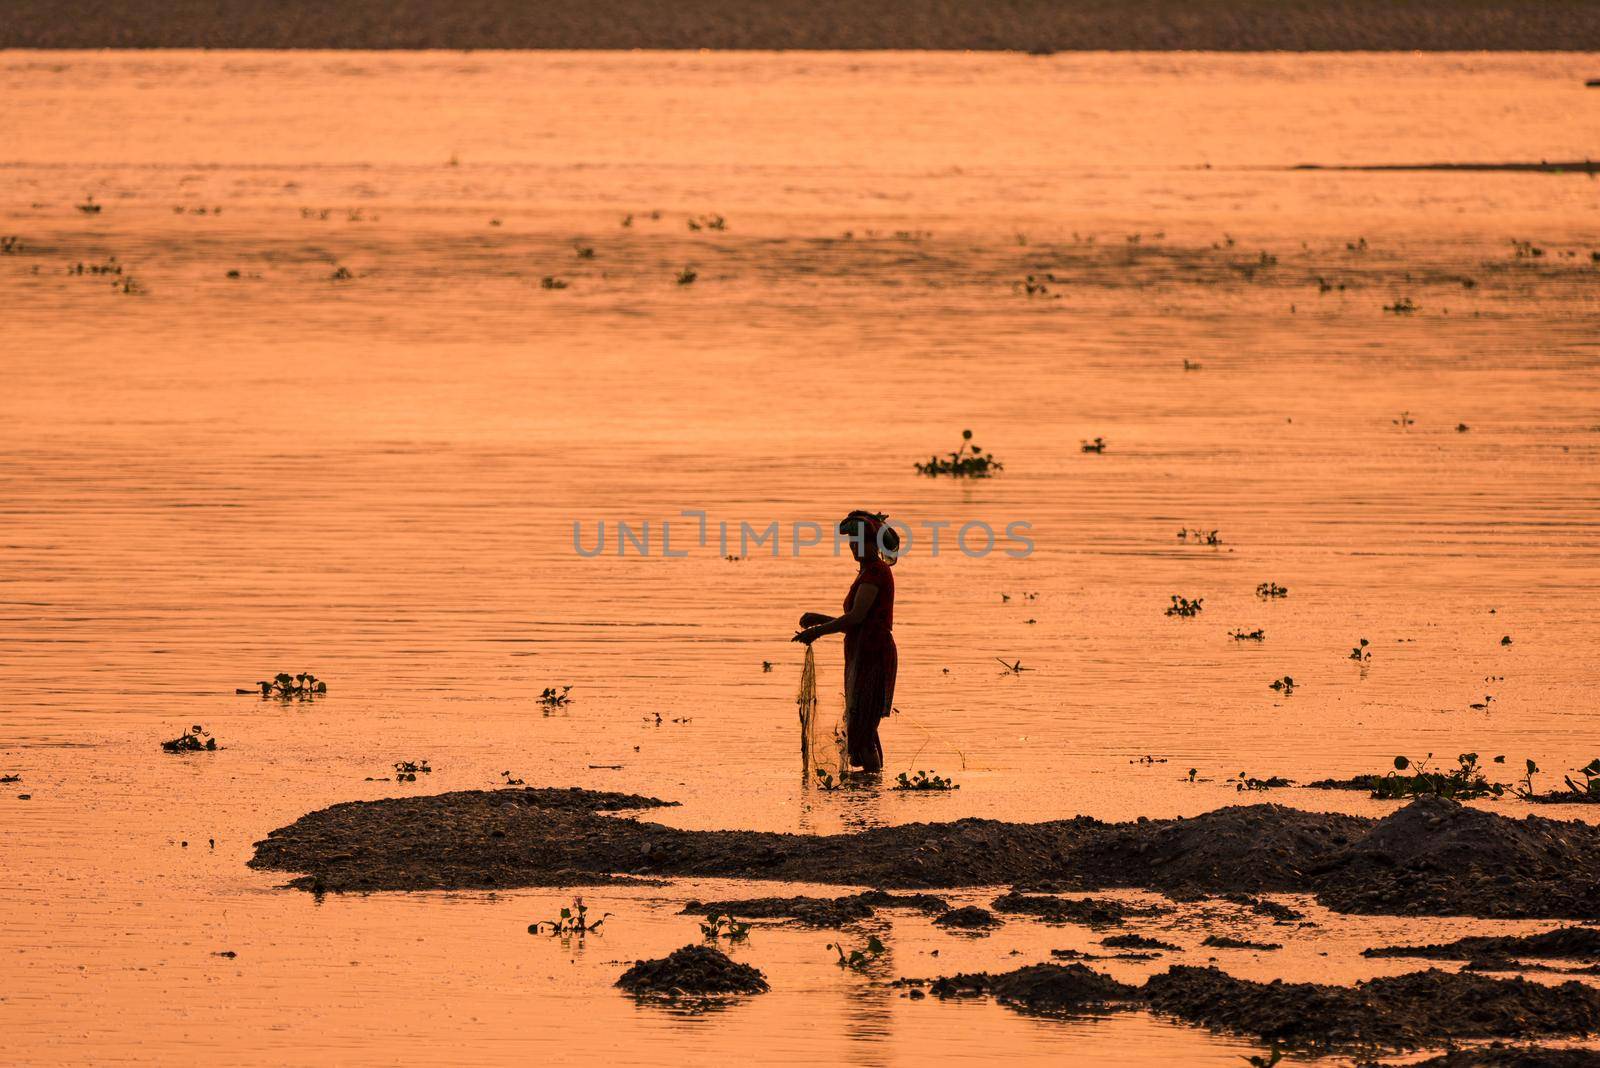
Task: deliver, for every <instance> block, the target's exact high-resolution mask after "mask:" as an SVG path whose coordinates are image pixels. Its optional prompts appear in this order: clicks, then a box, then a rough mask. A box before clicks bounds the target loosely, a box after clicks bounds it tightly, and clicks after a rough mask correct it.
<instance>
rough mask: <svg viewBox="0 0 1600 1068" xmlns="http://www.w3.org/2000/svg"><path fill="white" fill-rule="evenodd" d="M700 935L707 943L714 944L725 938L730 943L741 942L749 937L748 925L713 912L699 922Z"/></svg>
mask: <svg viewBox="0 0 1600 1068" xmlns="http://www.w3.org/2000/svg"><path fill="white" fill-rule="evenodd" d="M700 933H701V935H703V936H704V937H705V940H706V941H707V942H715V941H717V940H718V939H721V938H726V939H727V940H728V941H730V942H742V941H744V940H745V939H746V938H748V937H749V936H750V925H749V924H748V923H741V922H739V921H738V920H736V919H734V918H733V917H732V916H724V915H723V914H722V913H720V912H713V913H712V914H711V915H709V916H707V917H706V918H705V919H704V920H702V921H701V923H700Z"/></svg>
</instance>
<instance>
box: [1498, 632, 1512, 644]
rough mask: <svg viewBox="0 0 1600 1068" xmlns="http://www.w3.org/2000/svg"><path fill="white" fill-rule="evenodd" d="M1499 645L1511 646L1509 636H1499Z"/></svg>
mask: <svg viewBox="0 0 1600 1068" xmlns="http://www.w3.org/2000/svg"><path fill="white" fill-rule="evenodd" d="M1500 644H1501V645H1510V644H1511V635H1509V634H1504V635H1501V637H1500Z"/></svg>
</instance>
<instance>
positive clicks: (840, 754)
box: [795, 645, 850, 782]
mask: <svg viewBox="0 0 1600 1068" xmlns="http://www.w3.org/2000/svg"><path fill="white" fill-rule="evenodd" d="M795 704H796V705H798V706H799V708H800V770H801V773H802V774H804V775H805V777H806V781H807V782H814V781H816V779H817V776H818V774H819V773H822V774H826V775H828V776H830V777H832V778H833V779H834V780H835V781H838V780H839V779H841V778H843V777H844V772H845V768H847V767H848V766H849V765H848V763H847V757H848V754H849V752H850V747H849V744H848V742H847V740H846V737H845V720H844V714H843V709H842V707H841V709H840V710H839V711H838V712H823V711H822V710H821V709H820V707H819V705H818V702H817V655H816V653H815V652H814V651H813V650H812V648H811V646H809V645H808V646H806V663H805V666H804V667H803V668H801V669H800V695H799V696H798V697H796V698H795Z"/></svg>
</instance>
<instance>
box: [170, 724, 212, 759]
mask: <svg viewBox="0 0 1600 1068" xmlns="http://www.w3.org/2000/svg"><path fill="white" fill-rule="evenodd" d="M161 748H162V749H163V750H164V751H166V752H168V753H206V752H215V751H216V748H217V740H216V739H215V738H213V737H211V735H210V733H209V732H208V731H207V730H206V729H205V728H204V727H202V726H200V724H198V723H196V724H195V725H194V726H192V727H190V728H189V729H188V730H186V731H184V732H183V733H182V734H180V735H178V736H177V737H176V738H174V739H172V741H170V742H162V743H161Z"/></svg>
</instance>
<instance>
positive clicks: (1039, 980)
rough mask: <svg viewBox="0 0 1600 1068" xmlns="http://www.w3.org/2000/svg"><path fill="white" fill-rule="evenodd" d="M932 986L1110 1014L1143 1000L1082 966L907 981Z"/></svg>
mask: <svg viewBox="0 0 1600 1068" xmlns="http://www.w3.org/2000/svg"><path fill="white" fill-rule="evenodd" d="M898 982H899V983H900V984H901V985H907V986H922V985H924V984H926V985H927V987H928V992H929V993H931V994H933V995H934V996H935V997H940V998H959V997H978V996H980V995H983V994H988V995H991V996H992V997H994V999H995V1000H996V1001H998V1002H1000V1003H1001V1004H1003V1005H1010V1006H1012V1007H1013V1008H1017V1009H1022V1010H1024V1011H1027V1012H1039V1013H1071V1012H1105V1011H1109V1010H1111V1009H1115V1008H1121V1007H1127V1006H1128V1005H1131V1004H1133V1003H1135V1002H1137V1001H1138V1000H1139V991H1138V990H1137V989H1136V988H1135V987H1131V986H1129V985H1127V984H1126V983H1119V982H1117V981H1116V980H1115V979H1112V978H1110V977H1109V976H1105V975H1101V974H1100V973H1099V972H1097V971H1094V970H1093V969H1091V968H1086V967H1084V966H1083V965H1082V964H1031V965H1028V966H1027V967H1025V968H1018V969H1017V970H1016V971H1012V972H1002V973H999V974H991V973H989V972H964V973H962V974H960V975H952V976H944V977H941V978H938V979H934V980H932V981H928V980H921V979H902V980H899V981H898Z"/></svg>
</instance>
